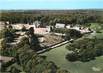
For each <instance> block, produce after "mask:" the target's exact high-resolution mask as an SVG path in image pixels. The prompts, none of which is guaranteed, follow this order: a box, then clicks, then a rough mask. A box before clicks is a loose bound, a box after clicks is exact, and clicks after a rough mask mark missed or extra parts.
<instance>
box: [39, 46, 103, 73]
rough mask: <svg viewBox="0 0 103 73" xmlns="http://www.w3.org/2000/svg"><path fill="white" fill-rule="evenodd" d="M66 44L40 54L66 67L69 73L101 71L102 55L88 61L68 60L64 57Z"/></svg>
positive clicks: (102, 69) (102, 71)
mask: <svg viewBox="0 0 103 73" xmlns="http://www.w3.org/2000/svg"><path fill="white" fill-rule="evenodd" d="M66 45H67V44H66ZM66 45H63V46H61V47H58V48H55V49H52V50H50V51H48V52H45V53H43V54H41V55H45V56H47V60H48V61H53V62H54V63H56V65H57V66H59V67H61V68H62V69H67V70H68V71H70V73H103V56H101V57H98V58H96V59H95V60H92V61H89V62H80V61H76V62H69V61H67V60H66V59H65V55H66V54H67V53H68V52H69V51H68V50H67V49H66V48H65V46H66Z"/></svg>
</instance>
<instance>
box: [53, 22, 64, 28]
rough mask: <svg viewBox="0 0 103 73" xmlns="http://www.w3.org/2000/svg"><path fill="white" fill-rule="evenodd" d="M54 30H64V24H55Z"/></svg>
mask: <svg viewBox="0 0 103 73" xmlns="http://www.w3.org/2000/svg"><path fill="white" fill-rule="evenodd" d="M55 28H65V24H63V23H56V25H55Z"/></svg>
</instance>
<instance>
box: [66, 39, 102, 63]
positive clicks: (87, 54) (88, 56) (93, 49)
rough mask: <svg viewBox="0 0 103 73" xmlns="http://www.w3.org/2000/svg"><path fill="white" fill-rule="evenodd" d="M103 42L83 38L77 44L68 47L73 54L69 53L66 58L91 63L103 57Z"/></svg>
mask: <svg viewBox="0 0 103 73" xmlns="http://www.w3.org/2000/svg"><path fill="white" fill-rule="evenodd" d="M102 42H103V40H100V39H94V38H93V39H90V38H81V39H78V40H76V41H75V42H73V43H71V44H69V45H67V47H66V48H67V49H68V50H70V51H72V52H73V53H69V54H68V55H67V56H66V58H67V59H68V60H71V61H72V60H73V61H74V60H80V61H84V62H85V61H90V60H92V59H95V57H96V56H100V55H103V54H102V53H103V46H102V44H101V43H102Z"/></svg>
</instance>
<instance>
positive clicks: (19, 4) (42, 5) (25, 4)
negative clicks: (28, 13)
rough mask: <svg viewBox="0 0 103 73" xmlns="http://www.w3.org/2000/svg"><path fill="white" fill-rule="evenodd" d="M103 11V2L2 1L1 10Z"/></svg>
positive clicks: (87, 0)
mask: <svg viewBox="0 0 103 73" xmlns="http://www.w3.org/2000/svg"><path fill="white" fill-rule="evenodd" d="M11 9H16V10H17V9H24V10H26V9H44V10H45V9H53V10H54V9H56V10H57V9H103V0H0V10H11Z"/></svg>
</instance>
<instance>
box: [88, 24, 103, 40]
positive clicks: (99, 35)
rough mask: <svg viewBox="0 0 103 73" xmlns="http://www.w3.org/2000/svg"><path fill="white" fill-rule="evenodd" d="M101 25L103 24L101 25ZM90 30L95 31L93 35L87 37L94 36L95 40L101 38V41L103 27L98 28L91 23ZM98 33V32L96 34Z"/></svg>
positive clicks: (97, 25)
mask: <svg viewBox="0 0 103 73" xmlns="http://www.w3.org/2000/svg"><path fill="white" fill-rule="evenodd" d="M102 25H103V24H102ZM90 28H91V29H93V30H95V31H96V32H95V33H93V34H92V35H89V36H90V37H91V36H95V37H97V38H100V39H101V38H102V39H103V27H102V26H100V24H99V23H91V26H90ZM98 31H99V32H98Z"/></svg>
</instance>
